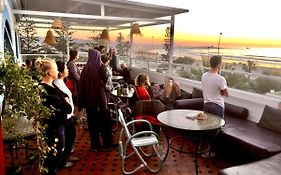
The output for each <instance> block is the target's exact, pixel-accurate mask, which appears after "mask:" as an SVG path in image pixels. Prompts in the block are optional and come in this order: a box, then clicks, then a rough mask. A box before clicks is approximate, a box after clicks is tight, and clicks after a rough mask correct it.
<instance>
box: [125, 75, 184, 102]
mask: <svg viewBox="0 0 281 175" xmlns="http://www.w3.org/2000/svg"><path fill="white" fill-rule="evenodd" d="M134 85H135V92H134V95H133V97H132V99H131V104H130V105H131V106H133V105H134V104H135V102H136V101H138V100H151V99H158V100H160V101H161V102H162V103H163V104H165V105H172V104H173V103H174V102H175V100H177V99H181V98H182V94H181V88H180V85H179V82H177V81H174V80H173V78H169V80H168V82H167V83H166V84H164V85H163V86H162V87H160V85H158V84H157V83H156V82H150V80H149V77H148V75H146V74H144V73H141V74H139V75H137V77H136V79H135V83H134Z"/></svg>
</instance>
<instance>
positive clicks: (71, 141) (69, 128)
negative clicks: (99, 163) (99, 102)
mask: <svg viewBox="0 0 281 175" xmlns="http://www.w3.org/2000/svg"><path fill="white" fill-rule="evenodd" d="M56 63H57V67H58V71H59V74H58V78H57V79H56V80H55V81H54V84H55V85H56V86H57V87H58V88H59V89H60V90H61V91H62V92H64V93H65V94H67V96H68V98H69V104H70V105H71V107H72V112H71V114H67V120H66V125H65V149H64V153H63V160H62V162H66V161H67V159H68V160H69V161H78V160H80V159H79V158H78V157H73V156H70V155H71V152H72V150H73V149H74V147H75V138H76V129H75V125H74V121H73V111H74V104H73V100H72V93H71V91H70V90H69V89H68V88H67V86H66V84H65V83H64V79H65V78H66V77H67V76H68V69H67V67H66V65H65V63H64V62H62V61H56Z"/></svg>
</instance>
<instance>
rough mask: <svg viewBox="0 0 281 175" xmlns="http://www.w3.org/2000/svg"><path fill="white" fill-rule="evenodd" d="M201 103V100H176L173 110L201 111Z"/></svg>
mask: <svg viewBox="0 0 281 175" xmlns="http://www.w3.org/2000/svg"><path fill="white" fill-rule="evenodd" d="M203 103H204V100H203V98H194V99H183V100H176V101H175V103H174V109H196V110H202V108H203Z"/></svg>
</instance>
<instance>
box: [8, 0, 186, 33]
mask: <svg viewBox="0 0 281 175" xmlns="http://www.w3.org/2000/svg"><path fill="white" fill-rule="evenodd" d="M12 3H13V9H14V10H13V12H14V14H15V16H16V19H17V21H18V22H19V21H20V18H21V17H22V16H29V17H32V18H38V19H40V21H39V20H38V21H37V22H38V23H41V24H51V22H52V21H53V20H54V19H55V18H57V17H60V18H61V19H62V21H63V22H64V23H66V24H68V25H70V26H80V27H83V26H84V27H87V26H88V27H89V26H92V27H108V28H111V29H122V28H129V27H130V23H133V22H139V23H140V24H141V25H140V26H150V25H158V24H165V23H170V21H171V18H170V16H173V15H176V14H180V13H186V12H188V10H187V9H179V8H171V7H166V6H158V5H151V4H144V3H139V2H132V1H127V0H13V1H12ZM167 17H168V18H167Z"/></svg>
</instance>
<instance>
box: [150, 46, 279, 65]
mask: <svg viewBox="0 0 281 175" xmlns="http://www.w3.org/2000/svg"><path fill="white" fill-rule="evenodd" d="M152 52H158V53H165V51H164V50H163V49H154V50H153V51H152ZM216 54H218V49H217V48H209V49H208V48H207V47H190V48H187V47H179V46H177V47H175V48H174V56H175V57H184V56H189V57H192V58H194V59H201V58H202V57H210V56H211V55H216ZM219 54H220V55H221V56H222V57H223V59H227V60H233V61H238V62H239V61H241V62H245V61H248V60H252V61H256V62H257V63H262V64H267V65H272V66H274V67H276V64H277V65H278V67H281V48H220V50H219Z"/></svg>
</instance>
